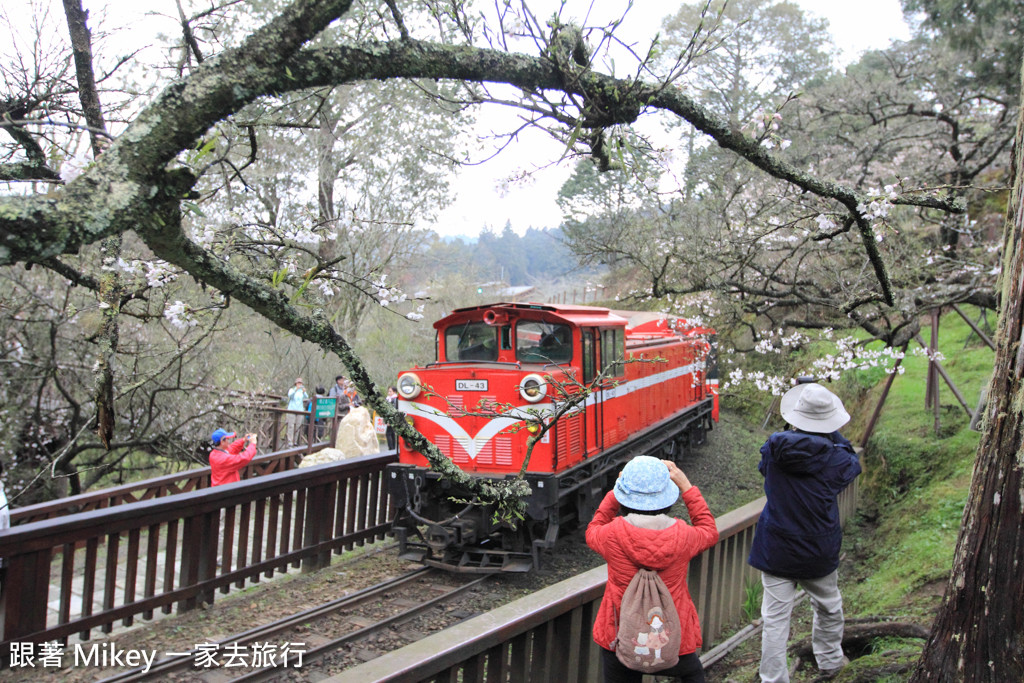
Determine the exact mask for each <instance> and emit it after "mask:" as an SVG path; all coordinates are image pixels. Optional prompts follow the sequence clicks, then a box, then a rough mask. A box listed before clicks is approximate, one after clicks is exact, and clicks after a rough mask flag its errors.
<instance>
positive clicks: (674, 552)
mask: <svg viewBox="0 0 1024 683" xmlns="http://www.w3.org/2000/svg"><path fill="white" fill-rule="evenodd" d="M680 495H682V498H683V503H685V504H686V509H687V511H689V513H690V520H691V521H692V522H693V526H690V525H689V524H687V523H686V522H684V521H682V520H681V519H674V518H672V517H669V515H668V512H669V510H670V509H671V507H672V505H674V504H675V503H676V501H677V500H679V496H680ZM717 542H718V527H717V526H716V524H715V518H714V517H713V516H712V515H711V511H710V510H708V505H707V503H705V502H704V497H703V496H701V494H700V490H699V489H697V487H696V486H693V485H691V484H690V480H689V479H687V478H686V475H685V474H684V473H683V471H682V470H681V469H679V468H678V467H677V466H676V464H675V463H674V462H672V461H670V460H658V459H657V458H653V457H651V456H648V455H639V456H637V457H635V458H633V459H632V460H631V461H630V462H629V463H627V464H626V466H625V467H624V468H623V470H622V474H621V475H620V476H619V480H618V481H617V482H615V487H614V488H613V489H612V490H611V491H609V492H608V494H607V495H606V496H605V497H604V500H603V501H602V502H601V505H600V507H599V508H598V509H597V513H596V514H595V515H594V519H593V520H591V522H590V524H589V525H588V526H587V545H589V546H590V547H591V548H593V549H594V550H596V551H597V552H598V553H600V554H601V556H602V557H603V558H604V559H605V561H606V562H607V563H608V584H607V586H606V587H605V592H604V599H603V600H602V601H601V608H600V610H599V611H598V613H597V619H596V620H595V622H594V641H595V642H596V643H597V644H598V645H600V646H601V661H602V668H603V670H604V681H605V683H627V682H629V683H632V682H635V683H640V681H642V679H643V673H642V672H640V671H634V670H632V669H629V668H627V667H625V666H624V665H623V664H622V663H621V662H619V660H618V659H617V658H616V656H615V652H614V649H615V648H614V646H613V645H612V642H613V641H614V640H615V637H616V632H617V630H618V624H617V623H616V621H617V619H616V615H617V614H618V613H619V611H620V605H621V603H622V594H623V593H624V592H625V590H626V586H628V585H629V582H630V581H631V580H632V579H633V576H634V574H636V572H637V570H638V569H640V568H641V567H646V568H647V569H653V570H656V571H657V572H658V574H659V575H660V576H661V579H662V581H664V582H665V585H666V586H667V587H668V590H669V592H670V593H672V598H673V601H674V602H675V606H676V610H677V611H678V612H679V622H680V624H681V626H682V643H681V645H680V647H679V664H677V665H676V666H674V667H672V668H671V669H666V670H663V671H659V672H658V673H657V675H658V676H675V677H677V678H679V679H680V680H682V681H686V682H687V683H703V681H704V669H703V667H702V666H701V663H700V658H699V657H698V656H697V649H698V648H699V647H700V646H701V637H700V620H699V619H698V617H697V608H696V607H694V605H693V600H692V599H691V598H690V591H689V589H688V588H687V585H686V573H687V570H688V569H689V565H690V559H692V558H693V557H695V556H697V555H699V554H700V553H702V552H704V551H705V550H707V549H708V548H710V547H711V546H713V545H714V544H715V543H717Z"/></svg>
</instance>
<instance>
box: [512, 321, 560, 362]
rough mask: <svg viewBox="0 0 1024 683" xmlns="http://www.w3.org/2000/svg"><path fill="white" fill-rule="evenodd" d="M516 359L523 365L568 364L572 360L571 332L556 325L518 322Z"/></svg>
mask: <svg viewBox="0 0 1024 683" xmlns="http://www.w3.org/2000/svg"><path fill="white" fill-rule="evenodd" d="M516 358H517V359H519V361H520V362H523V363H568V362H569V361H571V360H572V330H570V329H569V326H568V325H559V324H557V323H545V322H540V321H535V320H527V321H523V322H519V323H518V324H516Z"/></svg>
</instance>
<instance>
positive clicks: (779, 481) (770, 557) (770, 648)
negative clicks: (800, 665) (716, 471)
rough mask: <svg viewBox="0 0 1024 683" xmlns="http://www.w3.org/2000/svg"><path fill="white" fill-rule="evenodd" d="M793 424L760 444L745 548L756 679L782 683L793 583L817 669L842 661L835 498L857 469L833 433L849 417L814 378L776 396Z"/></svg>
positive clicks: (834, 667)
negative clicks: (757, 613) (756, 627)
mask: <svg viewBox="0 0 1024 683" xmlns="http://www.w3.org/2000/svg"><path fill="white" fill-rule="evenodd" d="M780 412H781V413H782V417H783V418H785V420H786V422H788V423H789V424H790V425H791V426H792V429H787V430H785V431H781V432H776V433H774V434H772V435H771V436H770V437H768V441H766V442H765V444H764V445H763V446H761V463H760V465H758V469H759V470H760V471H761V474H762V476H764V492H765V495H766V496H767V498H768V500H767V502H766V503H765V506H764V510H763V511H762V512H761V517H760V519H759V521H758V523H757V529H756V530H755V532H754V540H753V544H752V547H751V550H750V559H749V562H750V564H751V566H753V567H755V568H756V569H760V570H761V584H762V586H763V587H764V594H763V597H762V600H761V617H762V619H763V624H764V627H763V631H762V633H761V666H760V674H761V680H762V681H765V682H767V683H787V682H788V681H789V667H788V665H787V663H786V642H787V641H788V640H789V621H790V615H791V614H792V611H793V600H794V598H795V597H796V592H797V588H798V587H799V588H803V589H804V591H805V592H806V593H807V594H808V595H809V596H810V598H811V605H812V606H813V608H814V624H813V630H812V634H811V644H812V649H813V651H814V658H815V660H816V661H817V664H818V669H819V670H820V671H821V673H822V675H823V676H826V677H831V676H834V675H835V674H837V673H838V672H839V670H840V669H841V668H842V667H843V666H845V665H846V664H847V663H849V660H848V659H847V658H846V657H845V656H844V655H843V647H842V645H843V625H844V623H843V598H842V596H841V595H840V594H839V585H838V574H837V568H838V567H839V549H840V546H841V545H842V541H843V531H842V528H841V527H840V526H839V505H838V502H837V496H838V495H839V493H840V492H841V491H842V490H843V489H845V488H846V487H847V486H848V485H849V484H850V482H852V481H853V480H854V479H855V478H856V477H857V475H858V474H860V463H859V462H858V461H857V454H856V453H854V451H853V447H852V446H851V445H850V442H849V441H847V440H846V439H845V438H843V437H842V436H841V435H840V434H839V432H838V431H836V430H838V429H839V428H840V427H842V426H843V425H844V424H846V423H847V422H848V421H849V420H850V416H849V414H848V413H847V412H846V410H845V408H843V403H842V401H840V400H839V397H838V396H836V395H835V394H833V393H832V392H831V391H829V390H828V389H826V388H825V387H823V386H821V385H820V384H814V383H808V384H798V385H797V386H795V387H793V388H792V389H790V390H789V391H788V392H786V394H785V395H784V396H783V397H782V402H781V410H780Z"/></svg>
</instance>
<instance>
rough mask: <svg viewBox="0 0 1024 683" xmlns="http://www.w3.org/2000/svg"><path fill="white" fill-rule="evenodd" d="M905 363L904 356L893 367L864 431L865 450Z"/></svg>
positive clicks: (863, 444)
mask: <svg viewBox="0 0 1024 683" xmlns="http://www.w3.org/2000/svg"><path fill="white" fill-rule="evenodd" d="M902 351H903V354H904V355H906V353H907V345H906V344H904V345H903V349H902ZM902 362H903V356H900V357H899V358H897V359H896V364H895V365H893V366H892V372H891V373H889V377H888V378H886V380H885V386H884V387H883V388H882V395H881V396H880V397H879V399H878V405H876V406H875V411H874V412H873V413H871V419H870V420H868V426H867V427H865V429H864V436H862V437H861V439H860V447H861V448H865V447H866V446H867V445H868V439H870V438H871V435H872V434H873V433H874V431H875V425H876V424H877V423H878V418H879V416H881V414H882V406H884V405H885V399H886V398H888V396H889V389H891V388H892V383H893V382H895V381H896V375H897V374H899V373H898V372H897V370H899V367H900V363H902Z"/></svg>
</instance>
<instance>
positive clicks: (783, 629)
mask: <svg viewBox="0 0 1024 683" xmlns="http://www.w3.org/2000/svg"><path fill="white" fill-rule="evenodd" d="M761 585H762V586H763V587H764V596H763V597H762V599H761V618H762V619H763V620H764V627H763V631H762V633H761V667H760V669H759V672H760V674H761V681H762V682H763V683H789V667H788V666H787V665H786V642H787V641H788V640H789V618H790V615H791V614H792V612H793V600H794V599H795V598H796V593H797V587H800V588H803V589H804V591H806V592H807V595H808V596H810V598H811V605H812V607H813V608H814V625H813V630H812V632H811V645H812V649H813V650H814V658H815V660H817V663H818V668H819V669H837V668H839V667H841V666H842V664H843V597H842V596H841V595H840V594H839V577H838V573H837V572H832V573H831V574H829V575H827V576H823V577H821V578H820V579H798V580H795V579H784V578H782V577H779V576H772V575H771V574H766V573H764V572H762V573H761Z"/></svg>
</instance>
